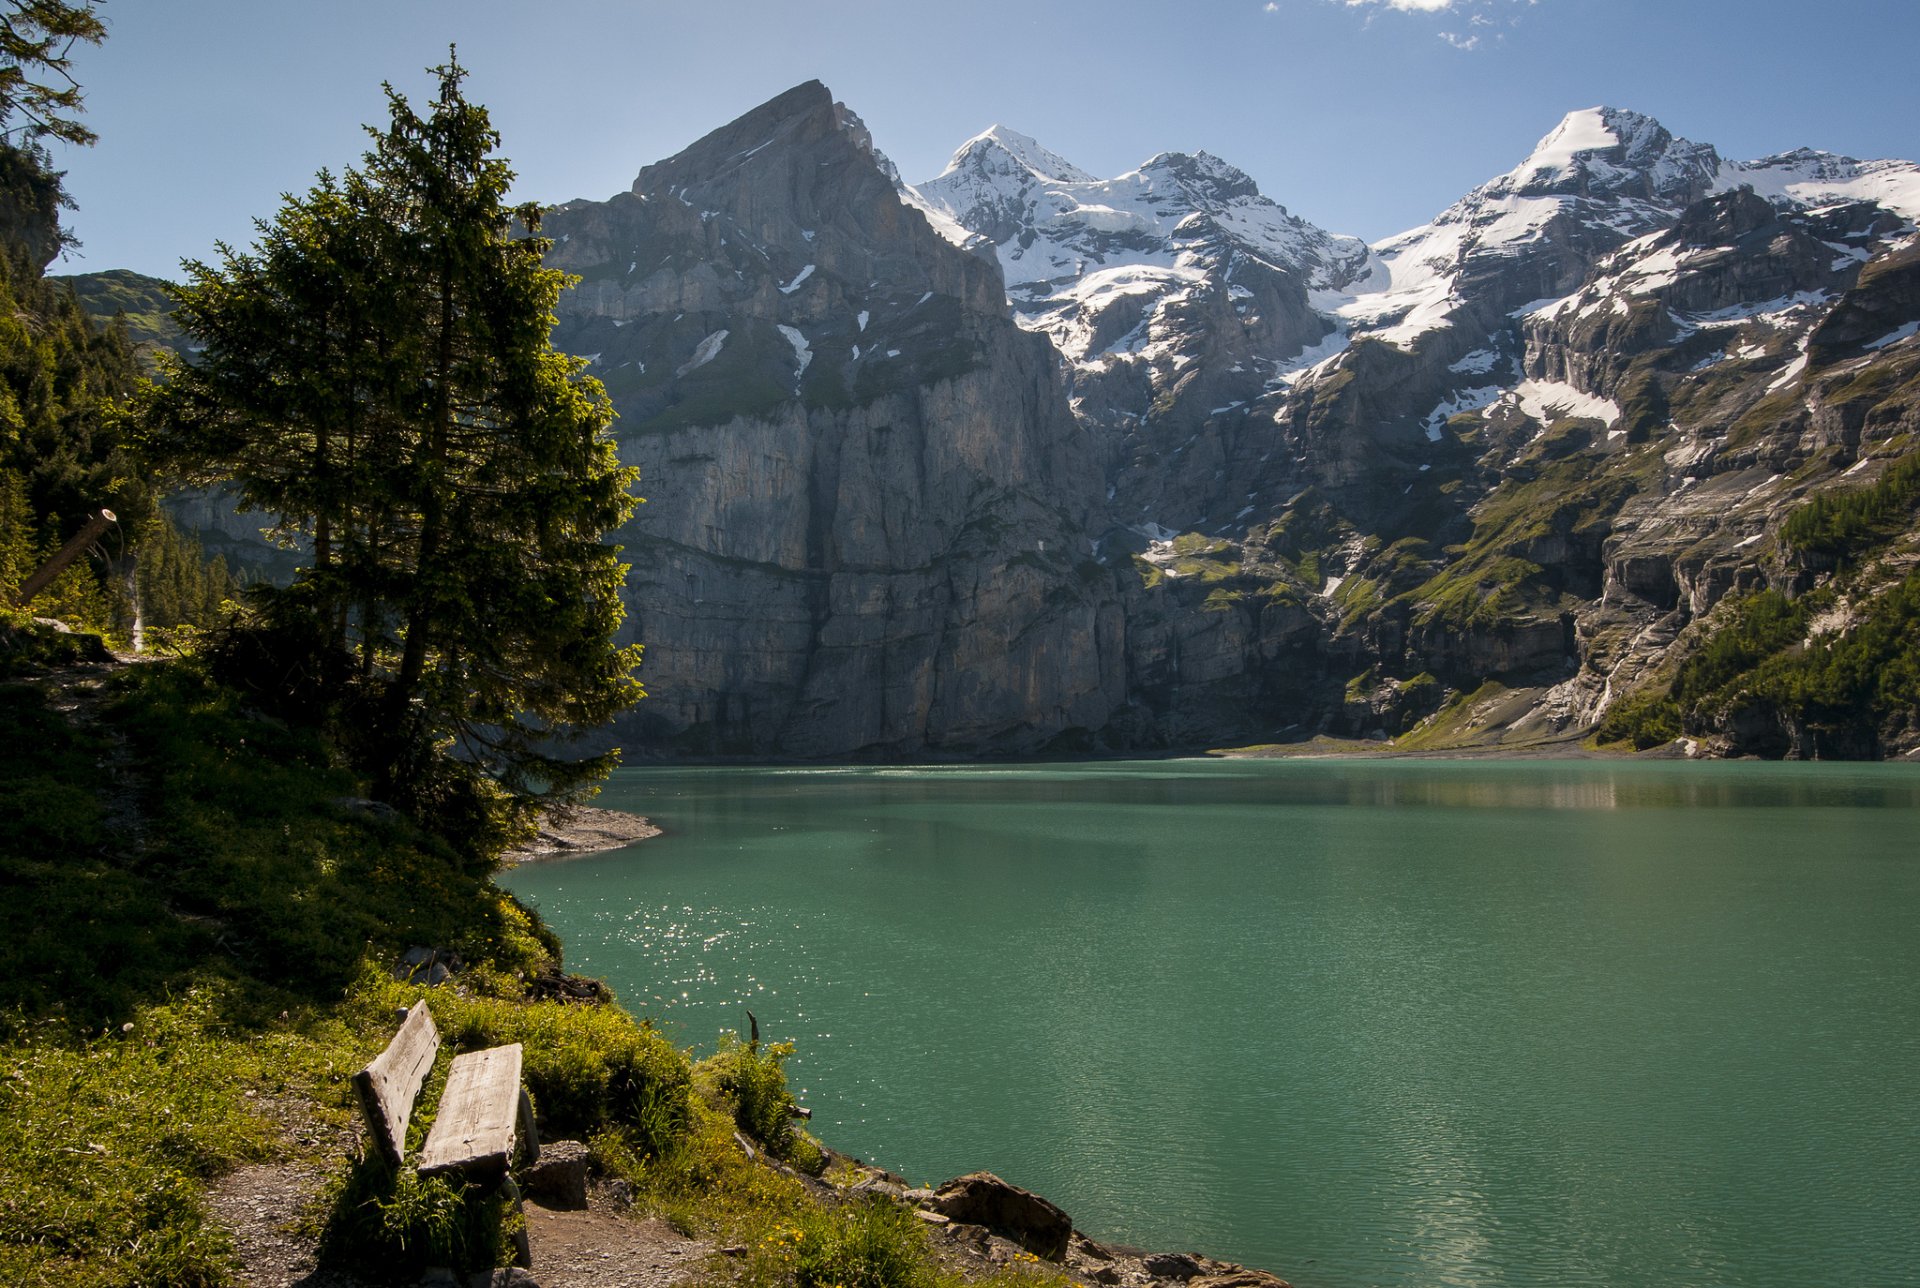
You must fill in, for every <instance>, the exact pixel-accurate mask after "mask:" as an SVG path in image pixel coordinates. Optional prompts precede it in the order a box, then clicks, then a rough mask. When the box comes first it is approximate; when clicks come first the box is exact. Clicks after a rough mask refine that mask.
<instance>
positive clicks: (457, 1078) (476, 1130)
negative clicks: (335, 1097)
mask: <svg viewBox="0 0 1920 1288" xmlns="http://www.w3.org/2000/svg"><path fill="white" fill-rule="evenodd" d="M439 1051H440V1031H439V1030H438V1029H436V1028H435V1027H434V1025H433V1014H432V1012H430V1011H429V1010H428V1009H427V1003H426V999H424V998H422V999H421V1000H420V1001H418V1002H415V1003H414V1004H413V1006H412V1007H411V1008H410V1009H409V1010H408V1011H407V1018H406V1019H405V1020H404V1021H402V1022H401V1025H400V1031H399V1032H398V1033H396V1034H394V1035H393V1040H392V1041H391V1042H389V1043H387V1049H386V1050H384V1051H382V1052H381V1053H380V1054H379V1055H377V1056H375V1057H374V1058H373V1062H372V1063H371V1064H369V1065H368V1066H367V1067H366V1068H364V1069H362V1070H360V1072H358V1073H356V1074H354V1075H353V1089H354V1092H355V1094H356V1095H358V1097H359V1100H360V1112H361V1113H362V1114H364V1115H365V1116H366V1120H367V1130H368V1133H369V1134H370V1135H371V1136H372V1138H373V1147H374V1152H375V1153H377V1154H378V1155H379V1156H380V1157H381V1158H383V1159H385V1160H386V1163H387V1166H389V1167H391V1168H393V1169H395V1170H396V1171H397V1170H399V1169H400V1168H401V1167H404V1166H405V1165H406V1154H407V1123H408V1121H409V1120H410V1119H411V1118H412V1117H413V1102H414V1100H415V1099H416V1098H417V1097H418V1096H419V1094H420V1088H421V1087H422V1086H423V1085H424V1084H425V1083H426V1080H427V1075H428V1074H429V1073H431V1072H432V1071H433V1062H434V1057H435V1056H436V1055H437V1054H438V1053H439ZM516 1145H517V1146H520V1147H521V1148H522V1149H523V1150H524V1153H525V1158H524V1161H525V1162H528V1163H531V1162H534V1161H535V1160H537V1159H538V1158H539V1157H540V1138H539V1135H538V1134H537V1133H536V1132H535V1131H534V1126H533V1102H532V1101H531V1100H529V1099H528V1098H527V1093H526V1089H525V1088H524V1087H522V1086H521V1085H520V1044H519V1043H518V1042H515V1043H513V1044H511V1045H509V1046H501V1047H490V1048H488V1049H487V1050H485V1051H468V1052H465V1053H464V1054H461V1055H457V1056H455V1057H454V1058H453V1066H452V1067H451V1068H450V1069H448V1070H447V1085H446V1089H445V1090H444V1091H442V1092H441V1093H440V1108H439V1112H438V1113H437V1114H436V1115H435V1117H434V1120H433V1129H432V1130H431V1131H429V1132H428V1133H427V1141H426V1144H424V1145H422V1146H421V1147H420V1157H419V1160H418V1161H417V1162H416V1163H415V1170H417V1171H418V1172H419V1173H420V1174H421V1175H422V1176H432V1175H434V1174H436V1173H441V1172H458V1173H460V1174H461V1175H463V1176H466V1177H468V1178H470V1179H472V1180H475V1181H478V1182H480V1183H482V1184H492V1185H497V1186H499V1187H500V1188H501V1190H502V1191H503V1192H504V1193H505V1194H506V1196H507V1198H508V1199H509V1200H510V1201H511V1202H512V1203H513V1205H514V1207H515V1209H516V1210H518V1208H519V1204H520V1190H519V1187H518V1186H516V1185H515V1184H514V1182H513V1176H512V1174H511V1171H510V1168H511V1166H512V1163H513V1156H514V1149H515V1147H516ZM517 1244H518V1249H517V1250H518V1252H519V1257H518V1263H519V1264H520V1265H522V1266H526V1265H528V1264H530V1258H529V1255H528V1252H529V1250H528V1247H527V1236H526V1232H525V1230H522V1231H521V1232H520V1234H519V1236H518V1240H517Z"/></svg>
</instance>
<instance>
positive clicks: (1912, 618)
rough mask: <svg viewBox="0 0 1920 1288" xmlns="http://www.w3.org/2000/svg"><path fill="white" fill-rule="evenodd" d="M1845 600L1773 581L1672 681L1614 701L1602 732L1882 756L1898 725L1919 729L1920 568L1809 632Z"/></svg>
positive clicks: (1619, 738) (1727, 614) (1636, 741)
mask: <svg viewBox="0 0 1920 1288" xmlns="http://www.w3.org/2000/svg"><path fill="white" fill-rule="evenodd" d="M1836 602H1837V594H1836V592H1835V591H1833V590H1830V589H1829V590H1821V591H1815V592H1812V593H1810V594H1807V595H1803V596H1801V597H1800V598H1798V599H1790V598H1788V597H1787V596H1785V595H1783V594H1781V593H1779V592H1778V591H1772V590H1765V591H1761V592H1759V593H1757V594H1754V595H1751V596H1748V597H1746V598H1745V599H1742V600H1740V601H1738V602H1736V603H1734V604H1733V605H1731V606H1730V607H1729V608H1728V609H1726V610H1723V611H1724V616H1723V617H1722V619H1721V620H1720V623H1719V625H1718V626H1717V628H1716V629H1714V630H1713V631H1712V632H1710V633H1709V634H1708V635H1707V636H1706V637H1705V640H1704V642H1703V643H1702V644H1701V645H1700V646H1699V647H1698V648H1696V649H1695V650H1694V652H1693V653H1692V655H1691V656H1689V657H1688V658H1687V660H1686V661H1685V662H1684V663H1682V664H1681V667H1680V670H1679V673H1678V675H1677V676H1676V677H1675V678H1674V680H1673V683H1672V685H1671V687H1670V689H1669V690H1668V691H1667V692H1664V693H1663V692H1661V691H1660V690H1659V689H1658V688H1657V687H1653V688H1648V689H1643V690H1641V691H1640V692H1638V693H1635V694H1633V695H1630V696H1629V697H1628V698H1626V699H1623V700H1622V701H1621V702H1619V703H1617V704H1616V705H1615V706H1614V707H1613V708H1612V709H1611V710H1609V711H1608V713H1607V716H1606V718H1605V719H1604V720H1603V721H1602V723H1601V726H1600V729H1599V731H1598V736H1599V739H1600V740H1601V741H1602V742H1625V743H1631V744H1632V745H1634V746H1638V747H1651V746H1655V745H1658V744H1659V743H1662V742H1667V741H1670V740H1671V739H1673V738H1676V737H1679V736H1681V735H1683V734H1684V735H1691V736H1706V735H1709V734H1715V733H1722V734H1731V735H1732V736H1733V737H1735V739H1736V740H1737V741H1738V745H1737V746H1736V748H1735V749H1736V750H1739V751H1757V752H1760V753H1762V754H1774V755H1780V754H1796V755H1808V756H1814V755H1831V756H1845V757H1871V756H1874V755H1877V754H1878V752H1879V744H1880V743H1882V742H1884V741H1886V740H1887V739H1888V738H1889V737H1890V736H1891V735H1893V734H1896V733H1898V732H1900V731H1902V730H1907V729H1913V728H1920V572H1913V573H1909V574H1907V575H1906V576H1905V577H1904V578H1903V579H1901V580H1900V581H1898V582H1897V583H1895V584H1894V585H1893V586H1891V587H1890V588H1887V589H1885V590H1883V591H1881V592H1879V593H1876V594H1872V595H1868V596H1864V597H1863V600H1862V603H1861V604H1860V606H1859V607H1857V608H1856V609H1855V613H1854V617H1853V619H1852V620H1851V621H1850V622H1849V623H1848V624H1847V625H1845V626H1844V627H1842V628H1841V629H1837V630H1832V631H1825V632H1821V633H1818V634H1814V635H1812V637H1811V638H1809V629H1810V626H1811V623H1812V622H1813V619H1814V618H1815V616H1816V615H1817V614H1819V613H1821V612H1822V611H1823V610H1827V609H1830V608H1833V607H1834V606H1835V604H1836ZM1743 717H1744V718H1743ZM1756 730H1757V732H1756Z"/></svg>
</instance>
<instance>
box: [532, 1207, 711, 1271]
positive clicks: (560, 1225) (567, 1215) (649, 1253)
mask: <svg viewBox="0 0 1920 1288" xmlns="http://www.w3.org/2000/svg"><path fill="white" fill-rule="evenodd" d="M527 1237H528V1240H529V1242H531V1244H532V1245H533V1276H534V1278H535V1279H537V1280H538V1281H539V1282H540V1285H541V1288H667V1286H668V1285H670V1284H678V1283H684V1282H686V1281H688V1280H690V1279H693V1278H694V1277H696V1276H697V1275H698V1274H699V1272H700V1269H701V1267H702V1264H703V1263H704V1261H705V1260H706V1258H707V1255H708V1254H709V1253H711V1252H712V1251H713V1249H712V1246H711V1245H710V1244H707V1243H703V1242H701V1241H699V1240H697V1239H689V1238H688V1237H687V1236H686V1235H684V1234H681V1233H680V1232H679V1231H677V1230H675V1229H674V1228H673V1227H672V1226H670V1225H668V1224H667V1223H666V1222H665V1221H662V1220H661V1219H660V1218H658V1217H647V1218H644V1219H635V1218H633V1217H630V1216H627V1215H625V1214H623V1213H619V1212H616V1211H614V1210H612V1208H611V1207H610V1205H606V1204H604V1203H601V1202H595V1203H594V1204H591V1205H589V1206H588V1208H587V1209H586V1210H585V1211H584V1212H560V1211H555V1210H553V1209H551V1208H544V1207H541V1206H540V1205H539V1204H537V1203H528V1204H527Z"/></svg>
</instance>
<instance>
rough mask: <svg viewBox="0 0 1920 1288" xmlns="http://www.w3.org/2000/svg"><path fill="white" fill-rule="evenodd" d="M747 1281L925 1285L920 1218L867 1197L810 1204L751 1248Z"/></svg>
mask: <svg viewBox="0 0 1920 1288" xmlns="http://www.w3.org/2000/svg"><path fill="white" fill-rule="evenodd" d="M750 1252H751V1255H750V1257H749V1264H748V1268H747V1278H748V1280H749V1282H754V1283H765V1284H791V1285H793V1288H928V1286H929V1285H931V1284H932V1282H933V1280H934V1268H933V1262H932V1257H931V1255H930V1254H929V1252H928V1250H927V1246H926V1236H925V1235H924V1234H923V1233H922V1231H921V1229H920V1221H919V1219H918V1218H916V1217H915V1216H914V1215H913V1213H912V1212H910V1211H908V1210H907V1209H906V1208H905V1207H903V1206H902V1205H900V1204H898V1203H894V1202H891V1201H889V1200H886V1199H882V1198H869V1199H867V1200H865V1201H863V1202H857V1203H849V1204H846V1205H845V1206H842V1207H837V1208H810V1209H802V1210H800V1211H797V1212H795V1213H794V1214H793V1215H792V1216H790V1217H788V1218H786V1219H784V1220H781V1221H778V1222H776V1223H775V1224H774V1225H773V1226H772V1228H771V1229H769V1230H767V1231H766V1232H765V1233H763V1234H762V1235H761V1236H760V1237H759V1239H757V1240H756V1241H755V1242H754V1243H753V1244H752V1246H751V1249H750Z"/></svg>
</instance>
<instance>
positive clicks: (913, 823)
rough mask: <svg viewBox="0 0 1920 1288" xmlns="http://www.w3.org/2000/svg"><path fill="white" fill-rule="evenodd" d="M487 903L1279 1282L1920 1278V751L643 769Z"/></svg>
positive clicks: (672, 1025)
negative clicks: (621, 841)
mask: <svg viewBox="0 0 1920 1288" xmlns="http://www.w3.org/2000/svg"><path fill="white" fill-rule="evenodd" d="M601 803H603V804H606V805H609V806H612V807H614V808H619V809H628V810H632V811H634V812H636V813H641V814H646V815H648V816H649V817H651V818H652V819H653V820H654V821H655V822H656V823H657V824H659V825H660V826H661V827H663V828H664V829H666V835H665V836H662V837H660V838H657V839H654V840H650V841H647V842H644V843H642V844H640V845H638V846H635V847H632V848H629V849H627V850H623V851H618V852H615V853H612V854H607V855H601V856H595V857H590V858H583V859H575V860H568V861H562V862H555V863H548V864H539V865H531V866H528V867H523V868H521V869H518V870H516V871H514V872H512V873H511V874H509V875H508V876H507V877H506V878H504V883H505V884H507V885H508V886H510V887H511V888H512V889H514V890H515V891H516V892H518V893H519V894H521V895H522V896H523V897H524V898H526V899H528V900H529V901H530V902H532V903H533V904H535V905H536V906H537V907H539V909H540V910H541V912H542V914H543V915H544V916H545V917H546V918H547V920H548V921H549V922H550V923H551V924H552V925H553V926H554V928H555V929H556V930H558V931H559V933H560V934H561V936H562V937H563V938H564V939H565V941H566V944H567V960H568V965H569V966H570V967H571V968H572V969H575V970H580V971H584V972H587V973H590V974H596V975H600V976H603V977H604V978H606V979H607V980H608V981H609V982H611V983H612V984H613V986H614V987H615V989H616V990H617V991H618V992H619V994H620V995H621V998H622V999H623V1001H624V1002H625V1003H626V1004H627V1005H628V1006H629V1007H631V1008H632V1009H634V1010H636V1011H639V1012H640V1013H643V1014H647V1015H651V1016H653V1017H655V1019H656V1020H658V1021H659V1022H660V1023H661V1024H662V1025H663V1027H665V1028H666V1029H667V1030H668V1031H669V1032H671V1033H673V1034H674V1035H675V1036H676V1038H678V1039H679V1040H680V1041H682V1042H685V1043H689V1044H694V1045H698V1046H701V1047H703V1048H706V1049H711V1047H712V1044H713V1041H714V1039H715V1037H716V1035H717V1033H718V1032H719V1030H721V1029H722V1028H732V1029H744V1028H745V1027H746V1016H745V1011H746V1009H747V1008H749V1007H750V1008H751V1009H752V1010H753V1011H754V1013H755V1014H756V1015H757V1016H758V1017H759V1021H760V1028H761V1033H762V1035H763V1036H764V1037H769V1038H791V1039H793V1040H794V1041H795V1042H796V1043H797V1044H798V1047H799V1051H798V1054H797V1056H796V1057H795V1058H794V1060H793V1061H792V1063H791V1065H790V1074H791V1080H792V1082H793V1084H794V1086H795V1087H796V1088H797V1089H804V1092H803V1094H802V1099H803V1100H804V1101H805V1102H806V1103H807V1104H809V1105H810V1106H812V1108H813V1110H814V1119H813V1130H814V1131H815V1133H816V1134H817V1135H819V1136H820V1137H821V1138H822V1139H824V1140H825V1141H826V1142H827V1143H828V1144H830V1145H832V1146H834V1147H835V1148H837V1149H839V1150H842V1151H843V1152H846V1153H850V1154H855V1155H858V1156H860V1157H861V1158H864V1159H867V1160H869V1161H874V1162H878V1163H880V1164H883V1165H884V1166H886V1167H889V1168H891V1169H892V1170H894V1171H896V1172H900V1173H903V1174H905V1175H906V1176H908V1177H909V1178H910V1179H912V1180H914V1181H939V1180H942V1179H945V1178H946V1177H949V1176H954V1175H957V1174H959V1173H962V1172H966V1171H971V1170H975V1169H980V1168H985V1169H990V1170H992V1171H995V1172H998V1173H999V1174H1000V1175H1002V1176H1004V1177H1006V1178H1007V1179H1009V1180H1011V1181H1013V1182H1015V1183H1016V1184H1019V1185H1024V1186H1026V1187H1027V1188H1029V1189H1033V1190H1036V1191H1038V1192H1040V1193H1042V1194H1045V1195H1047V1196H1048V1197H1050V1198H1052V1199H1053V1200H1054V1201H1056V1202H1057V1203H1059V1204H1060V1205H1061V1206H1062V1207H1064V1208H1066V1210H1067V1211H1068V1212H1069V1213H1071V1214H1072V1216H1073V1217H1074V1221H1075V1224H1076V1225H1078V1226H1079V1227H1080V1228H1081V1229H1083V1230H1085V1231H1086V1232H1087V1233H1089V1234H1090V1235H1092V1236H1093V1237H1095V1238H1099V1239H1103V1240H1107V1241H1112V1242H1122V1243H1128V1244H1133V1245H1137V1246H1141V1247H1148V1248H1153V1249H1157V1250H1158V1249H1167V1250H1195V1251H1201V1252H1206V1253H1208V1254H1210V1255H1214V1256H1219V1257H1224V1258H1227V1259H1230V1260H1236V1261H1242V1262H1245V1263H1248V1264H1251V1265H1257V1266H1261V1267H1264V1268H1266V1269H1270V1270H1272V1271H1274V1272H1275V1273H1277V1274H1279V1275H1280V1276H1281V1277H1283V1278H1285V1279H1288V1280H1290V1281H1291V1282H1292V1283H1294V1284H1295V1285H1297V1288H1350V1286H1355V1285H1372V1284H1395V1285H1476V1286H1477V1285H1528V1286H1546V1285H1556V1286H1557V1285H1586V1284H1592V1285H1607V1286H1609V1288H1620V1286H1623V1285H1643V1284H1644V1285H1663V1286H1669V1285H1782V1286H1785V1285H1795V1286H1796V1288H1797V1286H1800V1285H1809V1284H1824V1285H1898V1284H1920V769H1916V768H1915V767H1912V766H1877V765H1875V766H1840V765H1830V764H1813V765H1804V764H1803V765H1779V764H1752V763H1742V764H1689V763H1671V762H1663V763H1643V762H1634V763H1614V762H1598V761H1569V762H1500V763H1492V762H1483V761H1421V762H1409V761H1394V762H1385V761H1325V760H1321V761H1218V760H1208V761H1198V760H1196V761H1153V762H1126V763H1103V764H1086V765H1069V766H1056V765H1048V766H996V767H954V768H947V767H940V768H924V769H923V768H793V769H737V768H678V767H665V768H640V769H629V770H622V771H620V772H619V773H618V774H617V775H616V776H615V778H614V780H613V781H612V783H611V784H610V785H609V787H608V789H607V791H606V792H605V794H604V796H603V798H602V801H601Z"/></svg>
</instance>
